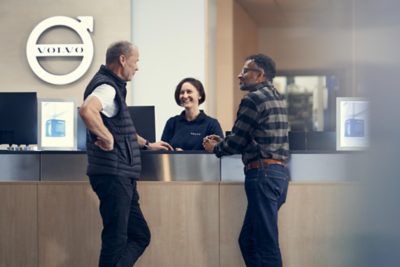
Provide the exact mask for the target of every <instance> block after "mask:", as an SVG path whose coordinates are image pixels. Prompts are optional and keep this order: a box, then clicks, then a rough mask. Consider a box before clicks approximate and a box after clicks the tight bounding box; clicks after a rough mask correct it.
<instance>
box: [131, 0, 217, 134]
mask: <svg viewBox="0 0 400 267" xmlns="http://www.w3.org/2000/svg"><path fill="white" fill-rule="evenodd" d="M206 1H207V0H203V1H197V0H196V1H188V0H170V1H158V0H132V42H133V43H135V44H136V45H137V46H138V47H139V53H140V55H139V56H140V61H139V71H138V72H137V73H136V75H135V77H134V79H133V81H132V86H133V94H132V101H130V102H131V103H132V104H133V105H154V106H155V109H156V138H157V140H158V139H160V137H161V134H162V131H163V128H164V125H165V123H166V121H167V119H168V118H169V117H171V116H174V115H176V114H178V113H180V112H181V111H182V108H181V107H179V106H177V104H176V103H175V100H174V91H175V87H176V85H177V84H178V83H179V81H180V80H182V79H183V78H185V77H189V76H190V77H195V78H197V79H199V80H200V81H202V82H203V84H204V85H205V89H206V92H207V93H208V88H207V86H206V84H205V79H206V45H207V43H206V34H207V30H206V27H207V24H206V21H205V19H206ZM209 96H210V95H209V94H207V97H209ZM203 105H204V104H203ZM205 107H206V106H205V105H204V106H202V107H201V108H202V109H205Z"/></svg>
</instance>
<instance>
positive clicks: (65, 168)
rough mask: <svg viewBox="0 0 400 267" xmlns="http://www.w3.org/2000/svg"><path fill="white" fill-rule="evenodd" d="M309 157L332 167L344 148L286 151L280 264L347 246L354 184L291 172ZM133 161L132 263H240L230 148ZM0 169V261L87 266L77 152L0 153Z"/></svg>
mask: <svg viewBox="0 0 400 267" xmlns="http://www.w3.org/2000/svg"><path fill="white" fill-rule="evenodd" d="M314 155H315V157H316V158H317V159H318V158H320V160H321V162H319V164H324V162H325V161H327V160H328V161H330V162H331V164H332V162H335V157H337V158H336V160H337V161H336V163H335V164H338V165H337V167H338V168H342V167H343V166H341V165H340V164H344V163H345V162H346V157H347V156H348V155H347V154H343V155H344V159H341V157H340V156H338V155H342V154H337V155H332V156H331V157H330V155H327V156H324V155H325V154H309V155H308V156H307V154H298V156H299V157H297V156H296V154H292V160H291V163H290V164H291V165H290V166H291V170H292V177H293V179H292V181H291V183H290V186H289V193H288V198H287V203H286V204H285V205H284V206H283V207H282V209H281V212H280V219H279V227H280V240H281V247H282V254H283V260H284V266H286V267H298V266H310V267H320V266H343V264H342V263H343V262H344V261H345V260H347V255H346V253H348V251H349V249H350V248H349V247H348V246H346V244H347V242H346V241H347V240H348V239H349V237H350V236H351V229H352V228H351V226H352V224H351V220H350V217H349V216H348V214H349V213H354V209H352V205H350V203H353V198H354V195H355V194H354V192H355V191H356V190H355V186H354V182H350V181H349V180H350V179H349V177H346V176H344V177H338V178H339V179H336V180H335V179H333V180H331V179H330V178H335V177H332V174H331V173H325V174H324V173H321V174H318V173H317V172H318V170H314V169H313V170H312V172H310V174H312V175H311V176H312V178H316V176H317V175H320V176H319V177H318V179H316V180H307V179H305V178H306V177H305V175H306V171H307V170H306V169H305V170H302V171H303V172H304V173H303V174H301V176H300V175H299V174H298V173H297V172H296V173H294V171H295V170H296V169H295V168H300V167H301V166H305V167H306V168H309V165H307V164H306V163H304V162H303V163H302V164H305V165H302V164H301V163H300V162H298V163H296V161H297V160H302V159H305V160H306V161H308V160H310V157H311V159H312V160H316V159H315V158H313V156H314ZM318 155H319V156H318ZM295 163H296V164H298V165H294V164H295ZM310 164H311V163H310ZM142 165H143V171H142V177H141V181H140V182H139V183H138V190H139V194H140V197H141V199H140V203H141V207H142V210H143V213H144V215H145V217H146V219H147V220H148V223H149V226H150V229H151V233H152V241H151V244H150V246H149V248H148V249H147V250H146V251H145V253H144V255H143V256H142V257H141V258H140V260H139V262H138V263H137V265H135V266H139V267H144V266H145V267H160V266H162V267H170V266H171V267H188V266H190V267H220V266H224V267H236V266H237V267H242V266H244V263H243V261H242V258H241V255H240V251H239V248H238V245H237V238H238V235H239V231H240V227H241V224H242V221H243V217H244V212H245V208H246V197H245V194H244V189H243V170H242V169H243V165H242V164H241V161H240V157H239V156H232V157H224V158H222V159H218V158H216V157H215V156H214V155H212V154H208V153H184V152H181V153H160V152H151V151H150V152H143V153H142ZM0 167H1V170H2V171H1V173H0V177H1V178H0V180H1V181H2V182H1V183H0V231H1V232H2V238H1V239H0V266H7V267H14V266H15V267H20V266H30V267H64V266H65V267H67V266H68V267H70V266H77V267H79V266H96V264H97V260H98V254H99V249H100V231H101V219H100V216H99V212H98V199H97V197H96V195H95V194H94V193H93V191H92V189H91V188H90V185H89V183H88V180H87V177H86V175H85V169H86V155H85V153H84V152H79V151H70V152H64V151H63V152H61V151H44V152H38V151H30V152H29V151H27V152H2V153H0ZM314 167H315V166H314ZM300 173H301V172H300ZM337 174H338V175H339V174H340V175H341V172H337ZM303 175H304V177H303ZM340 175H339V176H340ZM325 177H328V178H329V179H326V178H325ZM296 178H302V179H299V180H296ZM303 178H304V179H303Z"/></svg>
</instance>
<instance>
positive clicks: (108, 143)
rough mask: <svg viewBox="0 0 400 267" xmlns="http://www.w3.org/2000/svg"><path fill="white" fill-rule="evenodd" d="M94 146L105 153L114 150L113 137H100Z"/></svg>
mask: <svg viewBox="0 0 400 267" xmlns="http://www.w3.org/2000/svg"><path fill="white" fill-rule="evenodd" d="M94 144H95V145H96V146H98V147H100V148H101V149H103V150H105V151H111V150H113V148H114V138H113V136H112V135H110V136H108V138H107V139H105V138H101V137H99V136H98V137H97V140H96V142H94Z"/></svg>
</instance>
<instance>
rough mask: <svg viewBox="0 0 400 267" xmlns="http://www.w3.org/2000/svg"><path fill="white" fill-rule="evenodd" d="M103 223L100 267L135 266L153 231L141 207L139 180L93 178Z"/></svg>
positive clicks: (110, 177) (106, 177)
mask: <svg viewBox="0 0 400 267" xmlns="http://www.w3.org/2000/svg"><path fill="white" fill-rule="evenodd" d="M90 184H91V185H92V188H93V190H94V191H95V192H96V194H97V196H98V197H99V200H100V214H101V217H102V220H103V231H102V233H101V240H102V245H101V253H100V260H99V267H128V266H129V267H132V266H133V264H134V263H135V262H136V261H137V259H138V258H139V257H140V255H142V253H143V252H144V250H145V248H146V247H147V246H148V245H149V243H150V230H149V227H148V226H147V223H146V220H145V219H144V217H143V214H142V211H141V210H140V206H139V194H138V192H137V189H136V180H134V179H131V178H127V177H117V176H91V177H90Z"/></svg>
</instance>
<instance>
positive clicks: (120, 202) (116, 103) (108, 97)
mask: <svg viewBox="0 0 400 267" xmlns="http://www.w3.org/2000/svg"><path fill="white" fill-rule="evenodd" d="M138 61H139V51H138V48H137V47H136V46H134V45H132V44H131V43H130V42H127V41H121V42H117V43H114V44H112V45H111V46H110V47H109V48H108V49H107V54H106V65H105V66H104V65H102V66H101V67H100V70H99V71H98V72H97V73H96V74H95V76H94V77H93V78H92V80H91V81H90V83H89V85H88V86H87V88H86V90H85V93H84V102H83V104H82V106H81V107H80V116H81V117H82V119H83V121H84V122H85V124H86V127H87V129H88V131H87V142H86V147H87V155H88V163H89V164H88V168H87V175H88V176H89V179H90V184H91V185H92V188H93V190H94V191H95V192H96V194H97V196H98V197H99V200H100V214H101V217H102V219H103V231H102V234H101V238H102V247H101V253H100V260H99V267H125V266H126V267H128V266H129V267H131V266H133V264H134V263H135V262H136V261H137V259H138V258H139V257H140V255H142V253H143V252H144V250H145V248H146V247H147V246H148V245H149V242H150V231H149V228H148V226H147V223H146V220H145V218H144V217H143V214H142V212H141V210H140V206H139V195H138V192H137V189H136V180H137V179H138V178H139V175H140V171H141V162H140V148H143V149H154V150H158V149H164V150H172V147H171V146H170V145H169V144H168V143H165V142H156V143H149V142H148V141H147V140H145V139H144V138H142V137H140V136H139V135H138V134H137V133H136V130H135V127H134V124H133V122H132V119H131V117H130V114H129V111H128V108H127V104H126V101H125V100H126V93H127V91H126V82H127V81H130V80H132V77H133V75H135V73H136V71H137V70H138V66H137V62H138Z"/></svg>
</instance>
